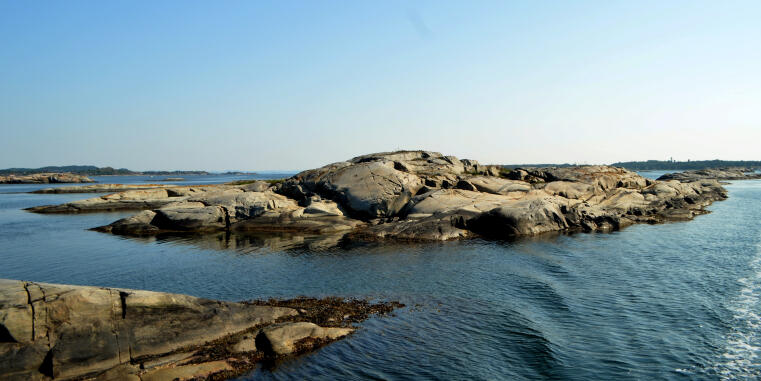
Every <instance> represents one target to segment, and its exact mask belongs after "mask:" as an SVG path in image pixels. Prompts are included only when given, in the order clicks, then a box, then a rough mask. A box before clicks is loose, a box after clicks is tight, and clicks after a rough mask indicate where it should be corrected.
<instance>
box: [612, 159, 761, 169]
mask: <svg viewBox="0 0 761 381" xmlns="http://www.w3.org/2000/svg"><path fill="white" fill-rule="evenodd" d="M611 165H612V166H614V167H622V168H626V169H629V170H633V171H646V170H655V171H659V170H679V171H684V170H690V169H708V168H728V167H735V168H761V161H743V160H739V161H730V160H698V161H690V160H688V161H673V160H648V161H625V162H620V163H613V164H611Z"/></svg>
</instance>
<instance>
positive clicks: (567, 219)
mask: <svg viewBox="0 0 761 381" xmlns="http://www.w3.org/2000/svg"><path fill="white" fill-rule="evenodd" d="M174 189H177V190H174ZM180 189H182V191H180ZM141 192H149V191H141ZM150 192H156V193H157V194H156V195H151V196H142V195H138V194H133V193H130V192H124V193H117V194H115V195H109V196H104V197H103V198H100V199H97V198H96V199H90V200H83V201H78V202H76V203H70V204H64V205H61V206H50V207H39V208H32V210H33V211H38V212H44V211H46V210H44V209H45V208H47V211H48V212H49V211H51V210H52V211H62V212H66V211H69V210H70V209H72V211H75V210H83V209H84V205H87V208H90V209H92V210H95V209H96V208H100V207H102V206H104V205H109V204H111V205H120V203H121V204H126V203H129V204H130V205H132V206H133V207H134V206H136V207H139V208H144V209H149V210H145V211H143V212H141V213H139V214H137V215H134V216H132V217H129V218H125V219H122V220H119V221H116V222H114V223H112V224H110V225H107V226H103V227H100V228H97V230H100V231H104V232H112V233H115V234H124V235H156V234H162V233H167V232H203V231H206V232H208V231H292V232H299V233H307V232H308V233H315V234H325V233H331V234H335V233H340V234H349V237H353V238H357V239H381V238H393V239H400V240H448V239H458V238H466V237H471V236H474V235H482V236H490V237H497V238H508V237H515V236H528V235H536V234H541V233H545V232H551V231H608V230H613V229H619V228H621V227H624V226H627V225H631V224H634V223H658V222H664V221H671V220H686V219H690V218H692V217H694V216H695V215H698V214H702V213H705V211H704V207H705V206H707V205H709V204H711V203H712V202H713V201H716V200H721V199H724V198H726V191H725V190H724V188H722V187H721V185H720V184H719V183H718V182H716V181H714V180H699V181H694V182H680V181H652V180H648V179H645V178H644V177H641V176H639V175H637V174H636V173H634V172H630V171H627V170H625V169H621V168H615V167H608V166H583V167H567V168H523V169H514V170H510V171H507V170H504V169H502V168H500V167H497V166H484V165H480V164H479V163H478V162H476V161H473V160H459V159H457V158H456V157H453V156H443V155H441V154H439V153H436V152H426V151H400V152H391V153H379V154H372V155H365V156H360V157H356V158H354V159H351V160H349V161H346V162H340V163H334V164H330V165H326V166H324V167H322V168H318V169H313V170H308V171H304V172H301V173H299V174H297V175H295V176H293V177H291V178H289V179H287V180H285V181H283V182H281V183H278V184H277V185H274V186H269V184H266V183H262V182H260V183H254V184H248V185H245V186H239V187H235V186H229V185H228V186H222V187H208V188H205V189H204V190H203V191H198V190H194V189H193V188H187V189H186V188H168V189H165V190H164V189H162V190H151V191H150ZM161 192H164V193H161Z"/></svg>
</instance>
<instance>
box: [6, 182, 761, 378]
mask: <svg viewBox="0 0 761 381" xmlns="http://www.w3.org/2000/svg"><path fill="white" fill-rule="evenodd" d="M647 175H650V174H647ZM212 177H213V176H212ZM653 177H657V176H656V175H653ZM186 179H191V177H186ZM127 180H129V179H127ZM206 180H208V181H209V182H220V181H229V179H228V178H225V179H220V178H217V179H216V180H217V181H212V180H213V179H211V178H209V179H205V180H204V181H206ZM105 181H109V180H105ZM135 181H137V180H135ZM191 181H192V180H191ZM113 182H125V181H124V179H115V180H113ZM39 187H41V186H30V185H14V186H0V248H1V249H0V277H2V278H12V279H24V280H33V281H41V282H57V283H70V284H82V285H96V286H113V287H124V288H136V289H148V290H156V291H166V292H179V293H187V294H192V295H196V296H201V297H208V298H217V299H224V300H244V299H252V298H266V297H293V296H298V295H308V296H325V295H341V296H357V297H371V298H380V299H394V300H400V301H402V302H403V303H405V304H407V305H408V307H407V308H405V309H403V310H401V311H399V312H398V313H397V314H396V316H393V317H387V318H373V319H370V320H368V321H367V322H365V323H363V325H362V329H361V330H359V331H358V332H357V333H356V334H355V335H353V336H352V337H351V338H349V339H347V340H342V341H339V342H336V343H334V344H331V345H329V346H327V347H324V348H322V349H320V350H318V351H316V352H314V353H312V354H309V355H307V356H304V357H300V358H298V359H293V360H288V361H286V362H284V363H283V364H281V365H279V366H278V367H277V368H276V369H274V370H261V369H260V370H257V371H255V372H254V373H253V374H251V375H249V376H247V377H245V378H244V379H278V380H280V379H299V380H300V379H324V380H333V379H347V380H349V379H358V378H363V379H366V378H370V379H409V378H416V379H421V378H428V379H571V380H588V379H599V380H613V379H640V380H650V379H685V380H688V379H689V380H691V379H758V378H759V377H761V359H759V357H758V355H759V348H760V346H761V317H760V316H761V303H760V302H759V301H760V300H761V299H760V298H761V224H759V222H760V221H761V182H760V181H744V182H735V183H733V184H731V185H728V186H727V188H728V189H729V191H730V198H729V199H728V200H726V201H722V202H718V203H715V204H714V205H713V206H712V207H711V208H710V209H711V211H712V213H711V214H708V215H705V216H700V217H698V218H697V219H695V220H694V221H691V222H687V223H672V224H664V225H654V226H650V225H640V226H633V227H630V228H627V229H625V230H623V231H620V232H615V233H612V234H574V235H560V236H550V237H542V238H539V239H524V240H519V241H517V242H489V241H482V240H472V241H464V242H448V243H441V244H425V245H354V246H345V245H344V246H342V247H340V248H332V249H331V248H327V249H326V248H325V247H326V246H328V245H326V244H325V243H324V242H320V241H319V240H318V241H315V242H313V241H311V240H310V239H309V238H305V240H304V241H303V242H302V241H294V240H293V239H292V238H288V237H279V238H275V239H272V238H263V237H232V238H231V237H221V236H218V237H207V238H204V239H199V238H192V237H186V238H181V239H180V238H171V239H169V238H167V239H152V240H135V239H125V238H120V237H117V236H112V235H107V234H102V233H97V232H92V231H88V230H86V229H88V228H91V227H94V226H99V225H104V224H107V223H110V222H112V221H114V220H116V219H118V218H121V217H123V216H126V215H129V214H130V213H103V214H83V215H37V214H31V213H26V212H24V211H21V210H20V209H21V208H25V207H29V206H36V205H42V204H51V203H60V202H66V201H71V200H75V199H81V198H87V197H92V196H93V195H92V194H90V195H34V194H27V193H22V192H26V191H29V190H32V189H36V188H39Z"/></svg>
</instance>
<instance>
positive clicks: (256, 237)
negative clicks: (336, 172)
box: [131, 232, 344, 253]
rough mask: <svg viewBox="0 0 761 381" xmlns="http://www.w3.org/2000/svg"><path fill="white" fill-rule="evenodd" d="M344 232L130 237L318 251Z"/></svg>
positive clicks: (339, 240)
mask: <svg viewBox="0 0 761 381" xmlns="http://www.w3.org/2000/svg"><path fill="white" fill-rule="evenodd" d="M343 238H344V234H332V235H331V234H323V235H305V234H298V233H285V232H217V233H203V234H177V233H171V234H161V235H158V236H156V237H135V238H131V239H134V240H136V241H140V242H143V243H153V242H155V243H159V244H180V245H191V246H195V247H198V248H201V249H207V250H234V251H238V252H241V253H253V252H260V251H266V252H271V251H286V250H312V251H320V250H326V249H330V248H334V247H339V246H342V242H343Z"/></svg>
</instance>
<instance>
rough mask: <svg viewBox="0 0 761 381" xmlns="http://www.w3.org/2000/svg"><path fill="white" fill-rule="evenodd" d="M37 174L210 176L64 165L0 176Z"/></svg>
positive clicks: (0, 171)
mask: <svg viewBox="0 0 761 381" xmlns="http://www.w3.org/2000/svg"><path fill="white" fill-rule="evenodd" d="M37 173H72V174H76V175H84V176H114V175H119V176H138V175H143V176H168V175H208V174H209V172H207V171H132V170H129V169H127V168H112V167H96V166H94V165H64V166H48V167H41V168H6V169H0V175H11V174H13V175H31V174H37ZM222 174H223V175H250V174H254V173H253V172H239V171H235V172H225V173H222Z"/></svg>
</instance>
